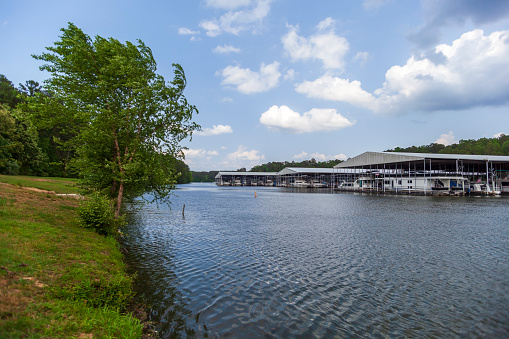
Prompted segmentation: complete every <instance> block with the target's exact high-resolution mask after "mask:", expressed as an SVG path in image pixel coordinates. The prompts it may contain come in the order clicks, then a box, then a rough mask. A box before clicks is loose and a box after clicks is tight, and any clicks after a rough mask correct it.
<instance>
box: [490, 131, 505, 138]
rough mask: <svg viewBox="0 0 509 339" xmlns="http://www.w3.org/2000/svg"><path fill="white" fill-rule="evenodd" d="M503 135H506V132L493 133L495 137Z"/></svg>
mask: <svg viewBox="0 0 509 339" xmlns="http://www.w3.org/2000/svg"><path fill="white" fill-rule="evenodd" d="M502 135H506V134H505V133H502V132H500V133H496V134H493V138H500V137H501V136H502Z"/></svg>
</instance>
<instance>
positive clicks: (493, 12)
mask: <svg viewBox="0 0 509 339" xmlns="http://www.w3.org/2000/svg"><path fill="white" fill-rule="evenodd" d="M367 1H376V0H367ZM421 3H422V6H423V10H424V15H425V17H426V24H425V25H424V26H423V27H421V28H420V29H419V30H418V31H417V32H416V33H413V34H411V35H409V39H410V40H411V41H413V42H415V43H417V44H418V45H419V46H420V47H423V48H426V47H429V46H432V45H434V44H436V43H438V42H439V41H440V32H441V29H442V28H443V27H446V26H449V25H463V24H464V23H465V22H466V21H467V20H470V21H472V22H473V23H474V24H476V25H479V24H485V23H492V22H497V21H499V20H502V19H507V18H509V1H506V0H484V1H473V0H468V1H465V0H446V1H444V0H428V1H421Z"/></svg>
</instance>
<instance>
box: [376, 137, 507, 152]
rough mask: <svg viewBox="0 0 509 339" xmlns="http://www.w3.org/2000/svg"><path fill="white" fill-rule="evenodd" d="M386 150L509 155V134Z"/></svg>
mask: <svg viewBox="0 0 509 339" xmlns="http://www.w3.org/2000/svg"><path fill="white" fill-rule="evenodd" d="M386 152H408V153H440V154H479V155H509V135H505V134H501V135H500V136H498V137H495V138H481V139H477V140H473V139H468V140H460V141H459V142H458V143H455V144H451V145H448V146H445V145H442V144H436V143H431V144H429V145H423V146H410V147H406V148H401V147H396V148H394V149H390V150H387V151H386Z"/></svg>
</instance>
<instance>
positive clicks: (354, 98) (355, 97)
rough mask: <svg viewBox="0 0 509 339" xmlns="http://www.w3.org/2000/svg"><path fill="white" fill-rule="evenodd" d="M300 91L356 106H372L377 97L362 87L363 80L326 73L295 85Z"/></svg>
mask: <svg viewBox="0 0 509 339" xmlns="http://www.w3.org/2000/svg"><path fill="white" fill-rule="evenodd" d="M295 90H296V91H297V92H298V93H301V94H305V95H306V96H308V97H311V98H319V99H325V100H332V101H344V102H348V103H350V104H352V105H355V106H361V107H367V108H370V107H371V106H372V105H373V103H374V101H375V97H374V96H373V95H371V94H370V93H368V92H366V91H365V90H363V89H362V88H361V82H360V81H357V80H354V81H351V82H350V81H349V80H348V79H341V78H337V77H332V76H328V75H324V76H322V77H321V78H318V79H316V80H315V81H304V82H302V83H300V84H297V85H296V86H295Z"/></svg>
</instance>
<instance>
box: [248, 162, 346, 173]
mask: <svg viewBox="0 0 509 339" xmlns="http://www.w3.org/2000/svg"><path fill="white" fill-rule="evenodd" d="M340 162H342V160H339V159H335V160H327V161H316V160H315V159H311V160H304V161H299V162H295V161H283V162H279V161H273V162H268V163H266V164H262V165H258V166H254V167H253V168H251V170H250V172H279V171H281V170H282V169H283V168H285V167H306V168H332V167H334V166H335V165H337V164H339V163H340ZM242 170H244V171H245V168H241V169H240V170H239V171H242Z"/></svg>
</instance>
